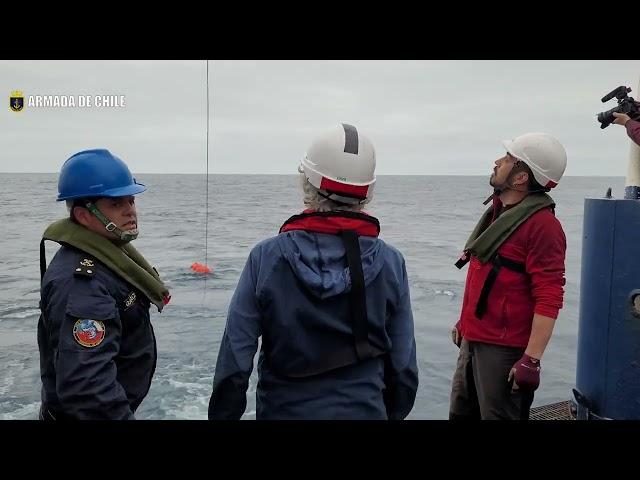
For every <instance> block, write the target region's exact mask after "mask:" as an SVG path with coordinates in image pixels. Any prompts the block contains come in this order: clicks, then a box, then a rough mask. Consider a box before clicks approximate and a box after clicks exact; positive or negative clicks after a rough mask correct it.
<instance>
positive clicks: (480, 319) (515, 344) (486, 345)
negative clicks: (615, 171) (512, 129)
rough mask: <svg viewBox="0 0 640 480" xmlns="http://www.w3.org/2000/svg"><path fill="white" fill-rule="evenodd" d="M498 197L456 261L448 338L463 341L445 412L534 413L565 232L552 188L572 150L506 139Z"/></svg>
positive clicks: (560, 281) (559, 295)
mask: <svg viewBox="0 0 640 480" xmlns="http://www.w3.org/2000/svg"><path fill="white" fill-rule="evenodd" d="M504 147H505V149H506V152H505V154H504V155H503V156H502V157H501V158H499V159H498V160H496V162H495V168H494V171H493V174H492V175H491V178H490V181H489V183H490V184H491V186H492V187H493V188H494V194H493V195H492V196H491V197H489V199H487V201H485V204H486V203H488V202H489V201H490V200H493V203H492V206H491V207H489V208H488V210H487V211H486V212H485V213H484V214H483V216H482V217H481V218H480V221H479V222H478V224H477V225H476V227H475V229H474V230H473V232H472V233H471V235H470V237H469V239H468V241H467V243H466V245H465V248H464V253H463V254H462V256H461V257H460V259H459V260H458V261H457V262H456V266H457V267H458V268H462V267H463V266H464V265H465V264H466V263H467V262H470V264H469V269H468V272H467V279H466V285H465V291H464V297H463V301H462V309H461V313H460V318H459V321H458V322H457V323H456V325H455V326H454V327H453V329H452V332H451V333H452V340H453V342H454V343H455V344H456V345H457V346H458V347H459V348H460V352H459V356H458V362H457V367H456V370H455V373H454V376H453V381H452V389H451V400H450V406H449V418H450V419H451V420H463V419H512V420H516V419H523V420H524V419H528V418H529V408H530V406H531V403H532V402H533V395H534V391H535V390H536V389H537V388H538V386H539V384H540V372H541V359H542V356H543V353H544V351H545V348H546V346H547V343H548V342H549V339H550V337H551V334H552V331H553V327H554V324H555V321H556V318H557V317H558V312H559V310H560V308H562V301H563V294H564V284H565V278H564V273H565V266H564V262H565V252H566V238H565V234H564V231H563V229H562V225H561V224H560V222H559V221H558V219H557V218H556V216H555V214H554V208H555V203H554V201H553V199H552V198H551V197H550V196H549V195H547V193H546V192H548V191H549V190H550V189H552V188H554V187H556V186H557V185H558V182H559V181H560V179H561V178H562V175H563V173H564V170H565V167H566V165H567V155H566V152H565V149H564V147H563V146H562V145H561V144H560V142H559V141H558V140H557V139H555V138H554V137H552V136H551V135H547V134H545V133H527V134H524V135H521V136H519V137H517V138H515V139H514V140H513V141H505V142H504Z"/></svg>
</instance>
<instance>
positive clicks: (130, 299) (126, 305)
mask: <svg viewBox="0 0 640 480" xmlns="http://www.w3.org/2000/svg"><path fill="white" fill-rule="evenodd" d="M135 301H136V292H131V295H129V296H128V297H127V299H126V300H125V301H124V308H125V309H126V308H129V307H130V306H131V305H133V302H135Z"/></svg>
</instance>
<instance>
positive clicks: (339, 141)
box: [300, 123, 376, 204]
mask: <svg viewBox="0 0 640 480" xmlns="http://www.w3.org/2000/svg"><path fill="white" fill-rule="evenodd" d="M375 169H376V152H375V149H374V148H373V144H372V143H371V141H370V140H369V139H368V138H367V137H365V136H364V135H363V134H362V133H360V132H359V131H358V129H356V127H354V126H353V125H349V124H346V123H341V124H339V125H337V126H336V127H334V128H332V129H331V130H328V131H326V132H325V133H323V134H322V135H320V136H318V137H317V138H316V139H315V140H314V141H313V143H312V144H311V146H310V147H309V149H308V150H307V153H306V154H305V156H304V157H303V159H302V163H301V165H300V171H301V172H303V173H304V174H305V176H306V178H307V181H308V182H309V183H310V184H311V185H313V186H314V187H316V188H317V189H319V190H320V191H321V192H325V195H323V196H325V197H326V198H329V199H331V200H334V201H337V202H341V203H346V204H359V203H365V202H366V201H367V200H370V199H371V197H372V195H373V187H374V184H375V181H376V176H375Z"/></svg>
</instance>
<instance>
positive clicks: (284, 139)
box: [0, 60, 640, 176]
mask: <svg viewBox="0 0 640 480" xmlns="http://www.w3.org/2000/svg"><path fill="white" fill-rule="evenodd" d="M639 80H640V61H638V60H629V61H571V60H553V61H531V60H527V61H506V60H505V61H481V60H473V61H459V60H455V61H428V60H421V61H264V60H263V61H215V60H210V61H209V94H210V97H209V98H210V112H209V114H210V115H209V128H210V136H209V140H210V144H209V172H210V173H295V172H296V168H297V165H298V163H299V160H300V158H301V156H302V155H303V153H304V151H305V149H306V147H307V146H308V144H309V143H310V141H311V140H312V139H313V136H314V135H315V134H316V133H318V132H321V131H323V130H324V129H326V128H328V127H331V126H332V125H335V124H337V123H339V122H344V123H350V124H353V125H355V126H356V127H358V128H359V129H360V130H361V131H362V132H364V133H365V134H367V135H368V136H369V138H370V139H371V140H372V141H373V143H374V145H375V147H376V152H377V161H378V167H377V173H378V174H423V175H436V174H438V175H440V174H466V175H485V174H488V171H489V168H490V166H491V164H492V162H493V161H494V160H495V159H496V158H498V157H500V156H501V155H502V151H503V150H502V147H501V140H503V139H508V138H513V137H515V136H517V135H519V134H522V133H526V132H531V131H543V132H547V133H550V134H552V135H555V136H556V137H557V138H558V139H559V140H560V141H561V142H562V143H563V144H564V145H565V148H566V149H567V152H568V166H567V170H566V174H567V175H620V176H624V175H625V174H626V168H627V162H628V155H629V140H628V137H627V136H626V134H625V130H624V128H623V127H620V126H617V125H611V126H610V127H608V128H606V129H605V130H601V129H600V128H599V124H598V123H597V122H596V119H595V115H596V113H598V112H601V111H604V110H608V109H610V108H612V107H614V106H615V105H616V103H615V100H612V101H609V102H607V103H606V104H603V103H601V102H600V98H602V97H603V96H604V95H605V94H606V93H608V92H609V91H610V90H612V89H614V88H615V87H617V86H619V85H627V86H630V87H631V88H632V89H633V91H632V92H631V96H633V97H634V98H637V97H640V95H639V94H638V91H637V90H638V83H639ZM14 90H21V91H22V92H23V94H24V96H25V97H26V98H25V102H26V101H27V100H28V97H29V96H30V95H73V96H75V97H78V96H79V95H91V96H94V95H124V96H125V107H124V108H110V109H109V108H97V107H93V108H84V109H83V108H48V109H44V108H41V109H35V108H29V107H28V106H26V107H25V108H24V110H23V111H22V112H20V113H16V112H12V111H11V110H10V109H9V106H8V102H9V96H10V94H11V92H12V91H14ZM0 92H4V95H5V100H4V101H5V107H4V108H0V111H1V112H2V113H1V119H0V124H1V128H0V147H1V149H0V172H57V171H58V170H59V168H60V166H61V165H62V163H63V162H64V160H65V159H66V158H68V157H69V156H70V155H72V154H73V153H75V152H77V151H80V150H85V149H89V148H108V149H109V150H111V151H112V152H113V153H115V154H116V155H118V156H120V157H121V158H122V159H123V160H125V161H126V162H127V163H128V165H129V167H130V168H131V170H132V171H133V172H134V173H204V172H205V171H206V146H207V142H206V122H207V117H206V98H207V96H206V95H207V85H206V61H204V60H202V61H33V60H30V61H13V60H12V61H0Z"/></svg>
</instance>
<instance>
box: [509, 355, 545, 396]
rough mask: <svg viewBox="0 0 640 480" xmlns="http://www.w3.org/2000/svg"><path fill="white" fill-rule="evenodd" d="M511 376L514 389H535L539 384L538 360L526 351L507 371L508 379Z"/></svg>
mask: <svg viewBox="0 0 640 480" xmlns="http://www.w3.org/2000/svg"><path fill="white" fill-rule="evenodd" d="M512 378H513V382H514V386H513V388H514V390H517V389H518V388H522V389H526V390H531V391H533V390H535V389H536V388H538V386H539V385H540V360H538V359H537V358H533V357H530V356H529V355H527V354H526V353H525V354H524V355H522V358H521V359H520V360H518V361H517V362H516V363H515V364H514V365H513V367H511V371H510V372H509V379H508V380H509V381H511V379H512Z"/></svg>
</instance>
